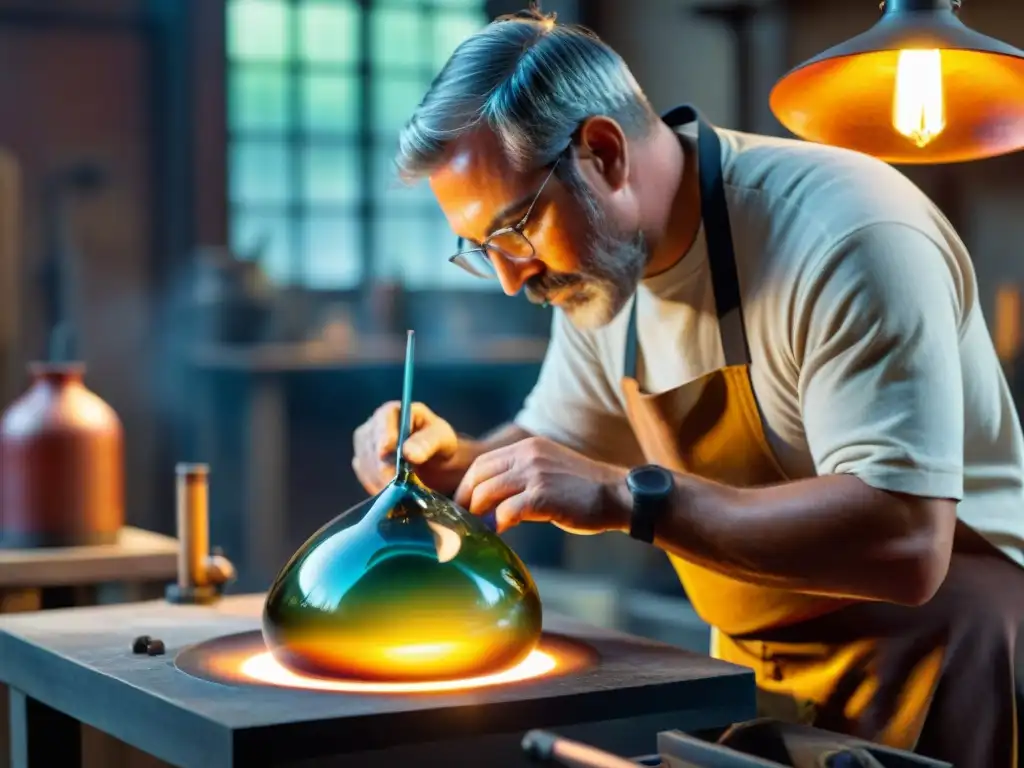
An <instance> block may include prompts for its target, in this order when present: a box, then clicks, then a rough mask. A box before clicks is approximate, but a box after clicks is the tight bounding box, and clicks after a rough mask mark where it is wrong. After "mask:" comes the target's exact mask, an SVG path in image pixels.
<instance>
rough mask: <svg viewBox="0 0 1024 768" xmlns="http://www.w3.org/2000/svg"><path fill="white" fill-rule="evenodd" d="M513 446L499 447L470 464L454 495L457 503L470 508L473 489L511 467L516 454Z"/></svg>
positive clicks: (464, 507)
mask: <svg viewBox="0 0 1024 768" xmlns="http://www.w3.org/2000/svg"><path fill="white" fill-rule="evenodd" d="M512 448H514V446H508V447H506V448H498V449H497V450H495V451H491V452H490V453H485V454H484V455H483V456H478V457H477V459H476V461H474V462H473V463H472V464H470V465H469V469H467V470H466V474H465V475H463V476H462V482H461V483H459V487H458V488H457V489H456V490H455V495H454V497H453V500H454V501H455V503H456V504H458V505H459V506H460V507H462V508H463V509H469V505H470V503H471V502H472V500H473V491H474V490H475V489H476V487H477V486H478V485H480V484H481V483H483V482H484V481H486V480H490V479H491V478H492V477H494V476H495V475H500V474H502V473H503V472H507V471H508V470H509V469H511V468H512V459H513V456H514V454H513V453H512Z"/></svg>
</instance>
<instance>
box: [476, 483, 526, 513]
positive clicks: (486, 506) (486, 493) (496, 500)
mask: <svg viewBox="0 0 1024 768" xmlns="http://www.w3.org/2000/svg"><path fill="white" fill-rule="evenodd" d="M522 490H523V484H522V483H521V482H519V480H518V478H517V477H516V476H515V475H513V474H512V473H511V472H503V473H501V474H500V475H495V476H494V477H491V478H488V479H487V480H484V481H483V482H482V483H479V484H478V485H477V486H476V488H474V489H473V495H472V497H471V498H470V501H469V506H468V507H467V508H466V509H468V510H469V511H470V512H471V513H472V514H474V515H482V514H484V513H485V512H489V511H490V510H492V509H494V508H495V507H497V506H498V505H499V504H501V502H503V501H504V500H505V499H507V498H510V497H512V496H515V495H516V494H517V493H519V492H520V491H522Z"/></svg>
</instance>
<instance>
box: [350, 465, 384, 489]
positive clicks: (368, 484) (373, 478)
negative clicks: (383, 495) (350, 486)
mask: <svg viewBox="0 0 1024 768" xmlns="http://www.w3.org/2000/svg"><path fill="white" fill-rule="evenodd" d="M352 470H353V471H354V472H355V473H356V478H358V480H359V482H360V483H361V484H362V486H363V488H365V489H366V491H367V493H371V494H374V493H377V492H378V491H380V489H381V487H382V486H381V484H380V473H379V472H374V471H373V469H372V468H370V467H368V466H366V462H364V461H361V460H360V459H359V457H358V456H357V457H356V458H354V459H352Z"/></svg>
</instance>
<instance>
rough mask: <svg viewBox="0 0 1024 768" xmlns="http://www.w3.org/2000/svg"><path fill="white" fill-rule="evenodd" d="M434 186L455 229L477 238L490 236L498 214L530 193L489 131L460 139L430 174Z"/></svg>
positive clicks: (436, 194)
mask: <svg viewBox="0 0 1024 768" xmlns="http://www.w3.org/2000/svg"><path fill="white" fill-rule="evenodd" d="M430 186H431V188H432V189H433V191H434V195H435V196H436V197H437V200H438V203H439V204H440V206H441V209H442V210H443V211H444V213H445V216H447V217H448V221H449V223H450V224H451V225H452V228H453V229H454V230H455V231H456V232H458V233H460V234H463V235H465V236H469V237H471V238H473V239H478V238H481V237H483V236H485V235H486V234H488V233H487V232H486V231H485V230H486V228H487V226H488V224H489V222H490V220H491V218H492V217H493V216H494V214H495V213H496V212H497V211H500V210H501V209H502V208H504V207H505V206H507V205H508V204H509V202H511V201H514V200H517V199H519V198H521V197H522V196H523V194H525V193H526V191H528V190H527V186H528V185H527V184H526V179H525V178H524V174H522V173H520V172H519V171H516V170H515V169H514V168H513V167H512V164H511V162H510V161H509V159H508V157H507V156H506V154H505V152H504V150H503V148H502V146H501V144H500V143H499V141H498V139H497V137H496V136H495V135H494V134H493V133H492V132H491V131H487V130H481V131H474V132H473V133H471V134H469V135H467V136H464V137H462V138H461V139H459V141H458V142H457V143H456V144H455V145H454V146H453V147H452V149H451V151H450V152H449V154H448V157H447V159H446V161H445V162H444V164H443V165H441V166H440V167H439V168H438V169H437V170H435V171H434V172H433V173H432V174H431V175H430Z"/></svg>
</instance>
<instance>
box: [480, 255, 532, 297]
mask: <svg viewBox="0 0 1024 768" xmlns="http://www.w3.org/2000/svg"><path fill="white" fill-rule="evenodd" d="M491 258H492V259H493V264H494V271H495V272H496V273H497V275H498V281H499V282H500V283H501V289H502V290H503V291H504V292H505V295H506V296H515V295H516V294H517V293H519V292H520V291H521V290H522V289H523V286H524V285H525V284H526V281H527V280H529V279H530V278H531V277H533V276H534V275H539V274H540V273H541V272H543V271H544V265H543V264H541V263H540V262H539V261H538V260H537V259H529V260H527V261H512V260H511V259H506V258H504V257H503V256H500V255H498V254H495V255H494V256H492V257H491Z"/></svg>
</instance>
